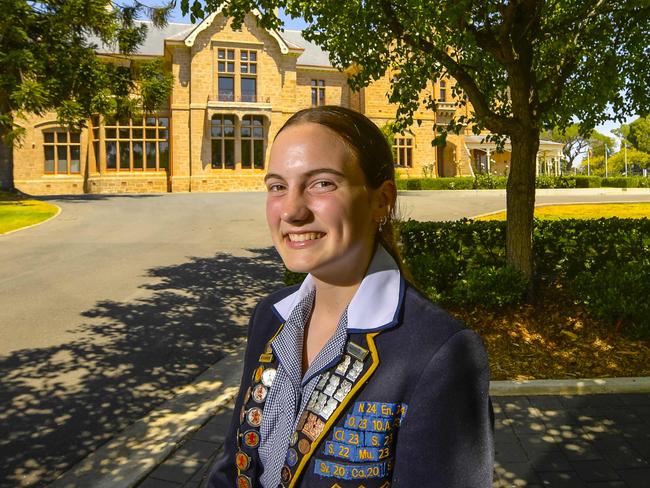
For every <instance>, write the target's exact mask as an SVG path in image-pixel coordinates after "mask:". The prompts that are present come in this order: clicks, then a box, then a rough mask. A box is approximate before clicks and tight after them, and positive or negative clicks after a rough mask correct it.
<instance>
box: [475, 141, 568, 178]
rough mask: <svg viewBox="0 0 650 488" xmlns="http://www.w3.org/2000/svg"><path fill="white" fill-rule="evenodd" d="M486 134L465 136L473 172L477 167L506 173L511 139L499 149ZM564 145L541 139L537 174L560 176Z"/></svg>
mask: <svg viewBox="0 0 650 488" xmlns="http://www.w3.org/2000/svg"><path fill="white" fill-rule="evenodd" d="M485 137H486V136H484V135H478V136H474V135H472V136H465V146H466V148H467V151H468V152H469V154H470V155H471V160H472V163H473V164H472V166H473V167H472V168H471V169H472V172H474V169H475V168H476V169H477V170H478V171H480V172H481V173H488V174H506V173H507V170H508V168H509V166H510V154H511V152H512V146H511V145H510V140H509V139H507V140H506V142H505V143H504V146H503V150H502V151H500V152H499V151H497V147H496V144H495V143H494V142H491V141H486V140H485ZM562 147H563V145H562V144H561V143H559V142H553V141H545V140H540V141H539V149H538V151H537V164H536V169H535V174H536V175H540V174H547V175H554V176H558V175H560V174H561V171H560V160H561V159H562Z"/></svg>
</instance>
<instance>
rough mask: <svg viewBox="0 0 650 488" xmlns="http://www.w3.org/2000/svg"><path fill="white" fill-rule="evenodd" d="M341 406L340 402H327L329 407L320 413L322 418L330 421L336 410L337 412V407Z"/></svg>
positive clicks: (330, 400) (331, 399) (331, 400)
mask: <svg viewBox="0 0 650 488" xmlns="http://www.w3.org/2000/svg"><path fill="white" fill-rule="evenodd" d="M338 406H339V402H337V401H336V400H334V399H333V398H330V399H329V400H327V405H325V407H324V408H323V409H322V410H321V411H320V415H321V417H323V418H324V419H325V420H328V419H329V418H330V417H331V416H332V414H333V413H334V410H336V407H338Z"/></svg>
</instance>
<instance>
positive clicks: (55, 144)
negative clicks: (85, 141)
mask: <svg viewBox="0 0 650 488" xmlns="http://www.w3.org/2000/svg"><path fill="white" fill-rule="evenodd" d="M43 149H44V152H45V174H50V175H53V174H57V175H68V174H79V172H80V167H79V166H80V165H79V161H80V160H81V141H80V133H79V132H70V131H64V130H49V131H44V132H43Z"/></svg>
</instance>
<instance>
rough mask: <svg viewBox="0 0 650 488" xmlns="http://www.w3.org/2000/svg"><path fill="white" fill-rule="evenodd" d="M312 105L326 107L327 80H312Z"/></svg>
mask: <svg viewBox="0 0 650 488" xmlns="http://www.w3.org/2000/svg"><path fill="white" fill-rule="evenodd" d="M311 105H312V107H315V106H317V105H325V80H311Z"/></svg>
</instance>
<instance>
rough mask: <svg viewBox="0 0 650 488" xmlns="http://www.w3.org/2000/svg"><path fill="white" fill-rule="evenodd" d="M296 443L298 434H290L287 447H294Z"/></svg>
mask: <svg viewBox="0 0 650 488" xmlns="http://www.w3.org/2000/svg"><path fill="white" fill-rule="evenodd" d="M296 442H298V432H294V433H293V434H291V437H289V445H291V446H295V445H296Z"/></svg>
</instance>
